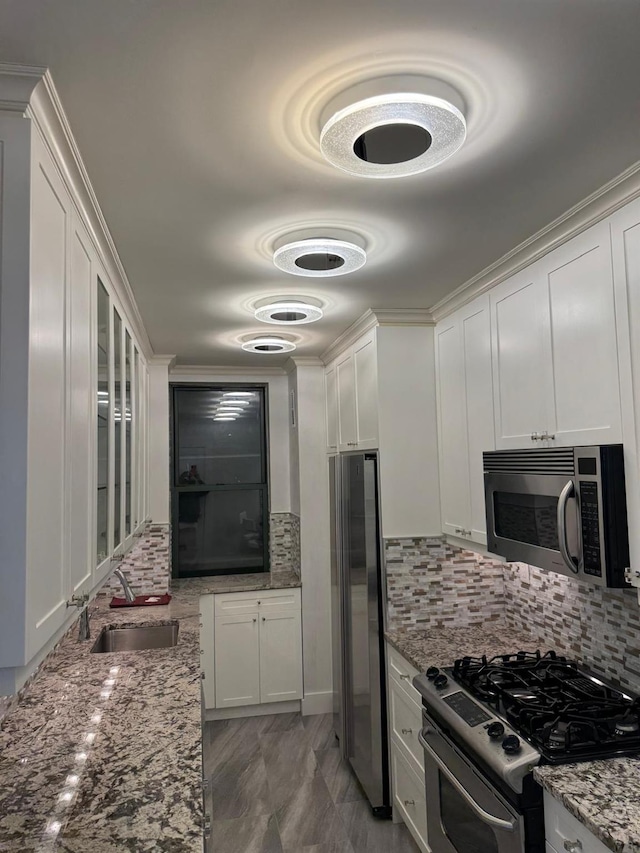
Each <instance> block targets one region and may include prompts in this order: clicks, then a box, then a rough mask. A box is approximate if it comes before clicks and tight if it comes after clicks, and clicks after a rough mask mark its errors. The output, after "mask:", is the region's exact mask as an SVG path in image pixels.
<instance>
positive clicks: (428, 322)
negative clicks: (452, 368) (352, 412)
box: [320, 308, 435, 364]
mask: <svg viewBox="0 0 640 853" xmlns="http://www.w3.org/2000/svg"><path fill="white" fill-rule="evenodd" d="M434 322H435V321H434V319H433V316H432V314H431V312H430V311H427V310H425V309H423V308H385V309H380V310H375V311H374V310H373V309H372V308H369V309H368V310H367V311H365V313H364V314H363V315H362V317H359V318H358V319H357V320H356V321H355V323H352V324H351V326H349V328H348V329H346V330H345V331H344V332H343V333H342V334H341V335H340V336H339V337H338V338H336V339H335V341H334V342H333V343H332V344H331V345H330V346H328V347H327V349H326V350H325V351H324V352H323V353H322V354H321V355H320V360H321V361H322V363H323V364H329V362H330V361H333V359H334V358H337V356H339V355H341V354H342V353H343V352H344V351H345V350H346V349H348V348H349V347H350V346H351V345H352V344H354V343H355V342H356V341H357V340H358V338H361V337H362V335H364V334H366V333H367V332H368V331H369V330H370V329H373V328H374V327H375V326H433V325H434Z"/></svg>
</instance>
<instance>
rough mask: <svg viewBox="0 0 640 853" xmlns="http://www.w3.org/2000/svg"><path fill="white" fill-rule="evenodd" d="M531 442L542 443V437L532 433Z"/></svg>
mask: <svg viewBox="0 0 640 853" xmlns="http://www.w3.org/2000/svg"><path fill="white" fill-rule="evenodd" d="M531 441H540V436H539V435H538V433H537V432H532V433H531Z"/></svg>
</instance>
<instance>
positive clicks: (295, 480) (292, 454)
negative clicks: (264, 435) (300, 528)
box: [288, 370, 300, 516]
mask: <svg viewBox="0 0 640 853" xmlns="http://www.w3.org/2000/svg"><path fill="white" fill-rule="evenodd" d="M288 393H289V468H290V471H289V474H290V477H289V481H290V484H291V485H290V491H291V512H293V513H295V514H296V515H297V516H299V515H300V446H299V442H298V383H297V376H296V372H295V370H294V371H293V372H292V373H290V374H289V383H288ZM291 395H293V397H292V396H291ZM292 402H293V404H294V410H295V424H294V423H293V422H292V418H291V406H292Z"/></svg>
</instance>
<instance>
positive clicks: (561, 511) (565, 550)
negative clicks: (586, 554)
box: [558, 480, 578, 575]
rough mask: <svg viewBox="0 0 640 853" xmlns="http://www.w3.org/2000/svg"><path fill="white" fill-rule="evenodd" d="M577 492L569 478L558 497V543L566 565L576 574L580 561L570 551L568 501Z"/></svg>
mask: <svg viewBox="0 0 640 853" xmlns="http://www.w3.org/2000/svg"><path fill="white" fill-rule="evenodd" d="M575 493H576V490H575V486H574V485H573V480H569V481H568V483H567V484H566V485H565V486H564V487H563V489H562V491H561V492H560V497H559V498H558V543H559V545H560V554H561V555H562V559H563V560H564V561H565V563H566V565H567V566H568V567H569V568H570V569H571V571H572V572H573V573H574V574H576V575H577V574H578V561H577V560H576V559H575V557H572V556H571V552H570V551H569V543H568V542H567V503H568V502H569V498H571V497H573V496H574V495H575Z"/></svg>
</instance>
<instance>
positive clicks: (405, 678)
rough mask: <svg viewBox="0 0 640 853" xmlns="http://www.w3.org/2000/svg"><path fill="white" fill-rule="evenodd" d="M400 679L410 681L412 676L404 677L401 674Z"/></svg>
mask: <svg viewBox="0 0 640 853" xmlns="http://www.w3.org/2000/svg"><path fill="white" fill-rule="evenodd" d="M400 678H402V680H403V681H409V679H410V678H411V676H410V675H403V674H402V673H400Z"/></svg>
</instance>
